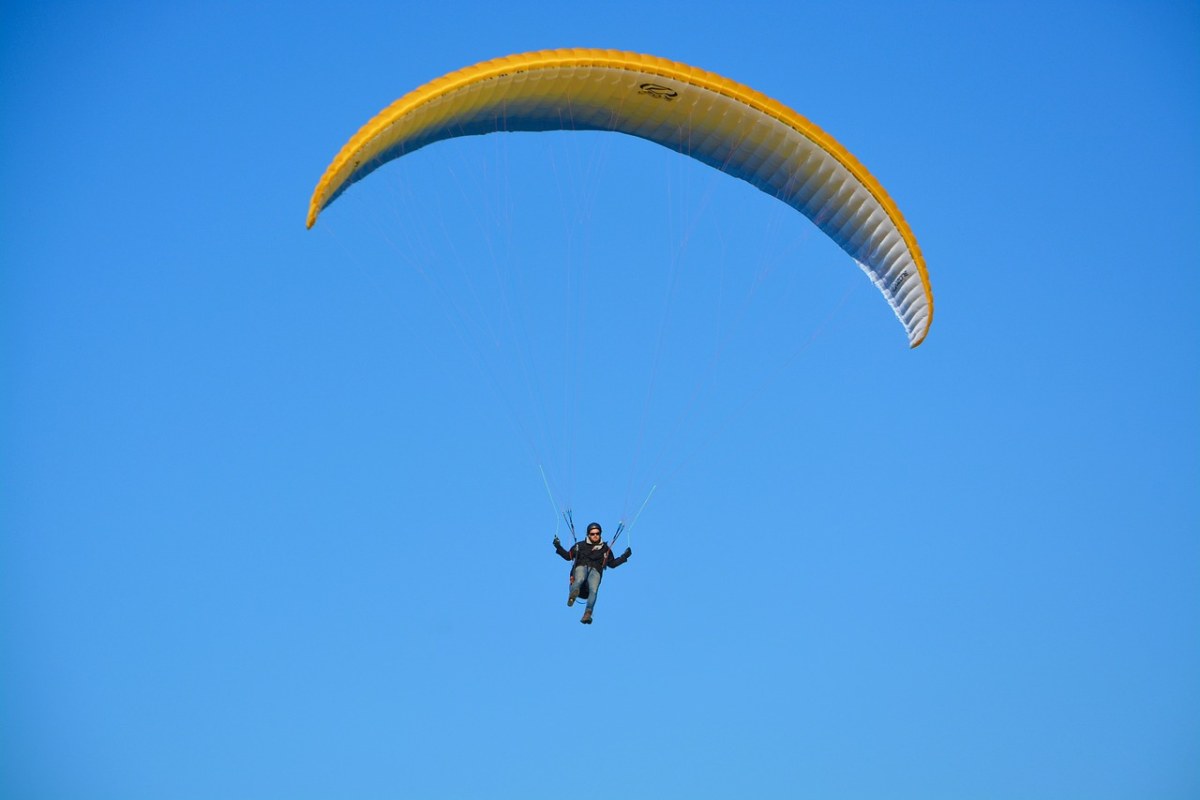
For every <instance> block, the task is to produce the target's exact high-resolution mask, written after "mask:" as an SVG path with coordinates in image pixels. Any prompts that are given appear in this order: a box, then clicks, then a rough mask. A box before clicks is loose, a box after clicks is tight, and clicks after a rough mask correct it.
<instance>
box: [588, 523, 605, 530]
mask: <svg viewBox="0 0 1200 800" xmlns="http://www.w3.org/2000/svg"><path fill="white" fill-rule="evenodd" d="M603 530H604V529H603V528H601V527H600V523H599V522H589V523H588V526H587V532H588V533H591V532H592V531H603Z"/></svg>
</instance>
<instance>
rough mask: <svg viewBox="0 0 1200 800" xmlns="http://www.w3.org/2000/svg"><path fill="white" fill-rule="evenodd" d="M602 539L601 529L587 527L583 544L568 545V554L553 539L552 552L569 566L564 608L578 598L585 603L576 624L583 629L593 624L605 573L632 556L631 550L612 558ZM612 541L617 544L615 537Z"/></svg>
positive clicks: (595, 526) (594, 526)
mask: <svg viewBox="0 0 1200 800" xmlns="http://www.w3.org/2000/svg"><path fill="white" fill-rule="evenodd" d="M619 530H620V529H619V528H618V531H619ZM602 535H603V529H602V528H601V527H600V523H599V522H591V523H588V526H587V538H586V540H585V541H582V542H576V543H575V544H573V545H571V549H570V550H567V549H564V548H563V546H562V542H560V541H559V539H558V537H557V536H555V537H554V551H555V552H556V553H558V554H559V555H560V556H562V558H563V559H565V560H567V561H570V562H571V576H570V589H569V590H568V592H567V605H568V606H573V605H575V601H576V600H578V599H581V598H582V599H583V600H586V601H587V607H586V608H584V611H583V616H582V617H581V618H580V620H579V621H580V622H582V623H583V624H584V625H591V624H592V611H593V609H594V608H595V607H596V595H597V594H599V592H600V581H601V579H602V578H603V577H604V570H605V569H616V568H617V567H619V566H621V565H622V564H624V563H625V562H626V561H628V560H629V557H630V556H632V555H633V550H632V549H630V548H628V547H626V548H625V552H624V553H621V555H619V556H614V555H613V551H612V548H611V547H610V546H609V544H608V542H605V541H604V540H603V538H602ZM613 541H614V542H615V541H616V537H614V538H613Z"/></svg>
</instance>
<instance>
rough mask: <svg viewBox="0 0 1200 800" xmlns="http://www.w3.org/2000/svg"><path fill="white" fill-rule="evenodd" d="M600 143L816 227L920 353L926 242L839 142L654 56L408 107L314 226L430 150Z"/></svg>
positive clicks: (444, 85) (341, 182)
mask: <svg viewBox="0 0 1200 800" xmlns="http://www.w3.org/2000/svg"><path fill="white" fill-rule="evenodd" d="M547 130H597V131H613V132H618V133H625V134H629V135H631V136H638V137H641V138H643V139H648V140H650V141H652V142H656V143H658V144H660V145H663V146H664V147H669V148H671V149H672V150H676V151H678V152H680V153H683V154H685V155H688V156H691V157H692V158H695V159H697V160H699V161H702V162H704V163H705V164H708V165H710V166H713V167H715V168H717V169H719V170H721V171H723V172H726V173H728V174H730V175H733V176H735V177H738V178H741V179H742V180H744V181H747V182H749V183H751V184H753V185H754V186H756V187H757V188H759V189H761V190H762V191H764V192H766V193H768V194H771V195H773V196H775V197H777V198H779V199H780V200H782V201H783V202H785V203H787V204H788V205H790V206H792V207H793V208H795V209H796V210H798V211H800V212H801V213H803V214H804V215H805V216H807V217H808V218H809V219H810V220H812V221H813V222H814V223H815V224H816V225H817V227H818V228H820V229H821V230H822V231H823V232H824V233H825V234H826V235H828V236H829V237H830V238H831V239H833V241H835V242H836V243H837V244H838V245H839V246H840V247H841V248H842V249H843V250H845V251H846V252H847V253H849V254H850V256H851V257H852V258H853V259H854V260H855V261H856V262H857V263H858V264H859V266H860V267H862V269H863V270H864V271H865V272H866V273H867V275H868V276H870V278H871V280H872V281H873V282H874V284H875V286H876V287H878V289H879V291H880V292H882V293H883V296H884V298H886V299H887V302H888V304H889V305H891V307H892V310H893V311H895V312H896V316H897V317H898V318H899V319H900V322H901V323H902V324H903V325H904V329H905V331H906V332H907V333H908V338H909V344H910V346H912V347H916V346H917V345H919V344H920V343H921V342H922V341H923V340H924V339H925V336H926V334H927V333H928V332H929V325H930V323H931V322H932V320H933V291H932V288H931V287H930V284H929V275H928V272H927V271H926V268H925V261H924V259H923V258H922V256H921V251H920V248H918V246H917V241H916V238H915V237H914V236H913V233H912V231H911V230H910V229H909V227H908V224H907V223H906V222H905V221H904V217H903V216H901V214H900V210H899V209H898V208H897V207H896V204H895V203H894V202H893V201H892V199H891V198H890V197H889V196H888V194H887V192H885V191H884V189H883V187H882V186H881V185H880V184H879V182H878V181H877V180H875V178H874V177H873V176H872V175H871V174H870V173H869V172H868V171H867V170H866V168H865V167H863V166H862V165H861V164H860V163H859V162H858V160H857V159H855V158H854V156H852V155H851V154H850V153H849V152H848V151H847V150H846V149H845V148H843V147H842V146H841V145H840V144H838V143H837V142H836V141H835V140H834V139H833V137H831V136H830V135H829V134H827V133H825V132H824V131H822V130H821V129H820V128H818V127H817V126H816V125H814V124H813V123H811V122H809V121H808V120H807V119H805V118H804V117H802V116H800V115H799V114H797V113H796V112H794V111H792V110H791V109H789V108H787V107H786V106H784V105H783V104H781V103H778V102H776V101H775V100H772V99H771V98H769V97H767V96H765V95H763V94H761V93H759V92H757V91H755V90H753V89H751V88H749V87H746V86H743V85H741V84H739V83H737V82H735V81H732V80H729V79H728V78H723V77H721V76H719V75H715V74H713V73H710V72H705V71H703V70H700V69H696V68H694V67H689V66H686V65H684V64H679V63H676V62H673V61H668V60H666V59H663V58H656V57H654V56H646V55H639V54H636V53H624V52H620V51H616V50H590V49H567V50H544V51H539V52H534V53H524V54H521V55H514V56H508V57H506V58H499V59H495V60H492V61H485V62H483V63H480V64H476V65H475V66H472V67H467V68H466V69H462V70H458V71H457V72H452V73H450V74H448V75H444V76H443V77H441V78H438V79H436V80H434V81H432V82H430V83H428V84H426V85H425V86H422V87H420V88H419V89H416V90H414V91H412V92H410V93H409V94H407V95H405V96H404V97H401V98H400V99H399V100H397V101H396V102H394V103H392V105H390V106H388V107H387V108H386V109H384V110H383V111H382V112H381V113H380V114H379V115H377V116H376V117H375V118H374V119H372V120H371V121H370V122H368V123H367V124H366V125H365V126H364V127H363V128H362V130H360V131H359V132H358V133H357V134H355V136H354V137H353V138H352V139H350V141H349V142H348V143H347V144H346V145H345V147H343V148H342V150H341V152H340V153H338V155H337V157H336V158H335V159H334V160H333V163H332V164H330V165H329V168H328V169H327V170H326V171H325V175H324V176H323V177H322V178H321V181H320V182H319V183H318V184H317V188H316V190H315V191H314V192H313V197H312V201H311V203H310V205H309V211H308V227H310V228H311V227H312V226H313V224H314V223H315V222H316V220H317V215H318V214H320V213H321V211H322V210H323V209H324V208H325V207H326V206H328V205H329V204H330V203H332V202H333V201H334V200H335V199H337V197H338V195H340V194H341V193H342V192H344V191H345V190H346V189H347V187H349V186H350V185H351V184H353V183H354V182H356V181H359V180H362V179H363V178H364V177H366V176H367V175H369V174H370V173H371V172H372V171H374V170H375V169H377V168H378V167H379V166H380V165H381V164H384V163H385V162H387V161H390V160H392V159H394V158H399V157H400V156H403V155H406V154H408V153H412V152H413V151H415V150H418V149H420V148H422V147H424V146H425V145H428V144H432V143H433V142H438V141H441V140H443V139H450V138H454V137H458V136H471V135H477V134H484V133H494V132H497V131H547Z"/></svg>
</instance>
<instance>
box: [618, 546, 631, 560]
mask: <svg viewBox="0 0 1200 800" xmlns="http://www.w3.org/2000/svg"><path fill="white" fill-rule="evenodd" d="M631 555H633V550H632V549H631V548H628V547H626V548H625V552H624V553H621V558H629V557H630V556H631Z"/></svg>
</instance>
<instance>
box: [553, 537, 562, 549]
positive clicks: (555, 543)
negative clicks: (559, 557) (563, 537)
mask: <svg viewBox="0 0 1200 800" xmlns="http://www.w3.org/2000/svg"><path fill="white" fill-rule="evenodd" d="M554 546H555V547H562V542H560V541H559V540H558V537H557V536H555V537H554Z"/></svg>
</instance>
